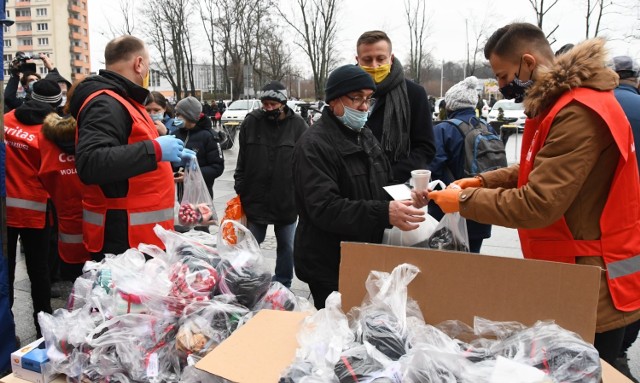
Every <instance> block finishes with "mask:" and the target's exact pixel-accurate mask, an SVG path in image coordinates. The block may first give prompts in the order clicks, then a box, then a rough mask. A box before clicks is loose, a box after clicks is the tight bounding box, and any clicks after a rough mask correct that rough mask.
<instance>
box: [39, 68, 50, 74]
mask: <svg viewBox="0 0 640 383" xmlns="http://www.w3.org/2000/svg"><path fill="white" fill-rule="evenodd" d="M39 69H40V70H39V72H40V74H47V73H49V70H48V69H47V68H46V67H44V66H41V67H40V68H39Z"/></svg>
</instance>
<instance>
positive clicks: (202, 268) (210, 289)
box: [167, 256, 219, 316]
mask: <svg viewBox="0 0 640 383" xmlns="http://www.w3.org/2000/svg"><path fill="white" fill-rule="evenodd" d="M218 278H219V276H218V272H217V271H216V269H215V268H214V267H213V266H211V264H209V263H207V262H205V261H203V260H200V259H198V258H192V257H189V256H187V257H184V258H182V259H181V260H180V261H179V262H177V263H175V264H174V265H173V266H171V270H170V271H169V280H170V281H171V283H172V286H171V290H170V291H169V296H168V299H167V300H168V302H169V303H168V306H169V309H170V310H172V311H173V312H175V313H176V314H178V316H179V315H180V314H181V313H182V310H183V309H184V307H185V306H186V305H187V304H189V303H191V302H202V301H208V300H209V299H211V298H212V297H213V293H214V289H215V287H216V284H217V282H218Z"/></svg>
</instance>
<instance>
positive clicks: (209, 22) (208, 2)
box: [199, 0, 220, 90]
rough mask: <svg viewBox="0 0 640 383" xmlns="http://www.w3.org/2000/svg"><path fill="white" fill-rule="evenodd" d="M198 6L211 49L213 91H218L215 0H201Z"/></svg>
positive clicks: (216, 10) (217, 13)
mask: <svg viewBox="0 0 640 383" xmlns="http://www.w3.org/2000/svg"><path fill="white" fill-rule="evenodd" d="M199 4H200V14H201V15H202V26H203V27H204V32H205V35H206V36H207V41H208V42H209V47H210V48H211V73H212V79H211V80H212V81H213V82H212V83H211V85H212V87H213V90H217V89H218V76H216V45H217V44H216V34H215V30H216V28H215V25H216V21H217V20H218V19H219V18H220V14H219V12H218V7H217V6H216V4H217V1H216V0H202V1H200V2H199Z"/></svg>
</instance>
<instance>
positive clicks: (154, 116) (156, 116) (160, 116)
mask: <svg viewBox="0 0 640 383" xmlns="http://www.w3.org/2000/svg"><path fill="white" fill-rule="evenodd" d="M150 115H151V119H152V120H153V121H162V119H163V118H164V115H163V114H162V113H151V114H150ZM173 122H174V125H175V120H173Z"/></svg>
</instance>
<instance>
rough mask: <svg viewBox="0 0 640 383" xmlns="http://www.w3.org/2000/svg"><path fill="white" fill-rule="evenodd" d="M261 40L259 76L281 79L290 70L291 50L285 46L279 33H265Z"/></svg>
mask: <svg viewBox="0 0 640 383" xmlns="http://www.w3.org/2000/svg"><path fill="white" fill-rule="evenodd" d="M274 28H275V26H274ZM263 41H264V44H263V45H262V54H261V56H260V57H261V64H262V66H261V67H260V68H259V69H258V72H259V75H260V78H267V79H271V80H277V81H282V79H283V78H284V77H285V76H286V75H287V74H288V73H289V72H290V71H291V70H292V69H291V52H290V51H288V50H287V48H286V47H285V43H284V41H283V40H282V38H280V34H279V33H273V32H270V33H267V34H266V35H265V36H264V39H263Z"/></svg>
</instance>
